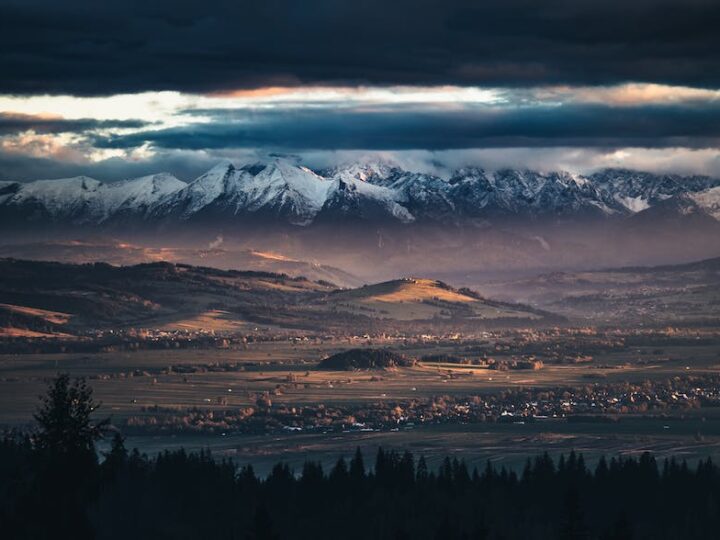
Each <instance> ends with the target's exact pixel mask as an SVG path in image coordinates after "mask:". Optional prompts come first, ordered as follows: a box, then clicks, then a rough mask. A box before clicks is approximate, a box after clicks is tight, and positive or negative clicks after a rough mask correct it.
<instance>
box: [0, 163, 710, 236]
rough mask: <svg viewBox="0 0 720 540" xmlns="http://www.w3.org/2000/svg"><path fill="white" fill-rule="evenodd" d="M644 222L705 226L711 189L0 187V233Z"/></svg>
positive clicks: (208, 184)
mask: <svg viewBox="0 0 720 540" xmlns="http://www.w3.org/2000/svg"><path fill="white" fill-rule="evenodd" d="M650 211H654V213H656V214H657V213H662V214H663V215H665V214H667V213H668V212H672V213H675V214H679V215H690V214H693V215H701V216H703V218H708V219H710V220H712V221H717V220H719V219H720V179H717V178H710V177H706V176H679V175H674V174H651V173H645V172H637V171H631V170H625V169H606V170H602V171H599V172H596V173H593V174H589V175H587V176H582V175H577V174H570V173H566V172H547V173H545V172H536V171H529V170H498V171H486V170H483V169H480V168H476V167H466V168H460V169H457V170H454V171H452V172H451V173H450V174H449V175H447V176H446V177H444V178H441V177H439V176H435V175H432V174H426V173H418V172H412V171H408V170H404V169H403V168H401V167H399V166H396V165H394V164H392V163H389V162H383V161H370V160H362V161H358V162H355V163H350V164H347V165H344V166H338V167H335V168H332V169H328V170H324V171H312V170H310V169H308V168H307V167H304V166H301V165H299V164H297V163H296V162H295V161H294V160H292V159H290V158H284V157H271V158H267V159H264V160H261V161H257V162H248V163H245V164H242V165H239V166H236V165H233V164H232V163H230V162H228V161H226V162H222V163H220V164H218V165H217V166H215V167H214V168H212V169H211V170H209V171H208V172H206V173H205V174H203V175H201V176H200V177H199V178H196V179H195V180H193V181H192V182H189V183H185V182H182V181H180V180H178V179H177V178H175V177H173V176H172V175H170V174H167V173H160V174H154V175H150V176H144V177H141V178H136V179H129V180H124V181H120V182H107V183H104V182H100V181H98V180H95V179H92V178H88V177H84V176H80V177H75V178H67V179H59V180H38V181H34V182H29V183H20V182H9V181H5V182H0V215H1V216H2V217H0V220H1V221H0V222H1V223H2V224H3V226H5V227H8V226H13V225H15V226H27V225H28V224H32V223H35V224H47V223H54V224H64V225H86V224H92V225H104V226H107V227H109V228H112V227H113V226H124V225H126V224H128V223H140V224H143V225H149V226H152V225H165V226H167V225H168V224H179V223H191V224H202V223H208V224H216V225H217V224H218V223H219V224H225V225H232V224H233V223H235V222H242V221H243V220H249V219H251V220H252V221H253V222H254V223H257V222H262V223H276V224H283V225H294V226H302V227H307V226H309V225H313V224H322V223H336V222H337V221H338V220H342V221H343V222H347V223H353V222H358V221H359V222H372V223H378V224H400V225H408V224H413V223H414V224H423V223H439V224H443V225H463V226H465V225H481V224H487V223H488V222H498V223H502V222H505V221H508V220H510V221H512V220H513V219H515V218H522V219H523V220H524V219H527V218H531V219H533V220H553V219H563V220H567V219H573V218H582V219H583V220H588V219H592V218H597V219H601V220H607V219H622V218H626V217H630V216H636V215H637V216H642V215H643V214H645V213H648V212H650ZM652 215H653V213H650V216H652Z"/></svg>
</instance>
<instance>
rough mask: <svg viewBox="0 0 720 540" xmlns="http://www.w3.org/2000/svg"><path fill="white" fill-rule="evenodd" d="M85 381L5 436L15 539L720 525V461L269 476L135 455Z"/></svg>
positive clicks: (200, 456)
mask: <svg viewBox="0 0 720 540" xmlns="http://www.w3.org/2000/svg"><path fill="white" fill-rule="evenodd" d="M96 408H97V404H96V403H95V402H94V401H93V399H92V391H91V389H90V388H88V387H87V386H86V385H85V384H84V382H83V381H76V383H75V384H71V382H70V380H69V378H68V377H67V376H60V377H59V378H58V379H56V380H55V381H54V382H53V383H52V385H51V388H50V390H49V392H48V395H47V397H46V398H44V400H43V403H42V406H41V408H40V410H39V411H38V414H37V415H36V420H37V421H38V424H39V429H38V431H37V432H36V433H34V434H32V435H29V434H28V435H15V436H7V437H6V438H5V439H4V440H3V441H2V442H0V524H2V525H1V526H2V532H3V536H4V537H5V538H76V539H84V538H118V539H127V538H153V539H156V538H228V539H258V540H259V539H286V538H287V539H311V538H312V539H323V538H327V539H337V538H348V539H369V538H377V539H404V538H419V539H435V538H437V539H443V540H453V539H514V538H517V539H521V538H522V539H581V538H592V539H633V538H637V539H642V538H653V539H658V538H711V537H713V536H714V533H715V531H717V527H718V525H719V524H720V523H719V521H720V519H719V518H720V508H719V506H718V502H719V501H720V468H718V467H717V466H716V465H714V464H713V463H712V462H711V461H710V460H709V459H708V460H707V461H703V462H701V463H699V464H698V465H697V467H696V468H690V467H688V466H687V464H686V463H685V462H682V463H679V462H677V461H675V460H669V461H665V462H663V463H662V464H658V463H657V462H656V460H655V459H654V458H653V457H652V456H651V455H650V454H647V453H646V454H643V455H641V456H639V457H630V458H622V457H621V458H612V459H610V460H609V461H608V460H606V459H604V458H603V459H601V460H600V461H599V463H598V464H597V466H595V467H594V468H589V467H588V466H587V465H586V463H585V461H584V459H583V456H582V455H580V454H576V453H574V452H573V453H571V454H570V455H569V456H562V457H560V458H559V460H557V461H554V460H552V459H551V458H549V457H548V456H547V455H543V456H538V457H535V458H534V459H529V460H528V462H527V464H526V466H525V468H524V470H523V471H522V472H517V471H513V470H508V469H506V468H505V467H497V466H494V465H493V464H491V463H488V464H487V466H486V467H485V468H483V469H482V470H477V469H473V470H469V469H468V467H467V466H466V465H465V463H464V462H463V461H461V460H458V459H456V458H451V457H448V458H446V459H445V460H444V462H443V463H442V465H441V466H440V467H439V468H438V469H437V470H430V469H429V468H428V466H427V464H426V462H425V460H424V459H423V458H422V457H421V458H420V459H417V460H416V459H415V457H414V456H413V455H412V454H411V453H409V452H405V453H396V452H394V451H385V450H383V449H379V450H378V451H377V454H376V456H375V460H374V463H373V464H366V462H365V456H363V455H362V454H361V453H360V452H359V451H358V452H356V454H355V455H354V457H352V459H350V460H349V461H347V460H346V459H342V458H341V459H339V460H338V461H337V463H336V464H335V465H334V466H333V467H332V468H331V470H329V471H325V470H323V468H322V466H321V465H320V464H319V463H315V462H307V463H305V465H304V466H303V468H302V470H301V471H293V470H291V469H290V468H289V467H288V466H287V465H283V464H281V463H279V464H277V465H276V466H275V467H274V468H273V469H272V472H271V473H270V474H269V475H268V476H267V477H265V478H260V477H258V476H257V475H256V474H255V472H254V471H253V468H252V465H250V464H247V465H245V466H243V467H241V468H238V466H237V464H235V463H232V462H229V461H225V460H222V461H218V460H216V459H213V457H212V456H211V455H210V454H209V453H207V452H200V453H197V454H195V453H186V452H185V451H183V450H179V451H174V452H169V451H166V452H165V453H162V454H160V455H158V456H157V457H147V456H145V455H140V454H139V453H138V452H137V450H134V451H132V452H128V451H127V450H126V449H125V446H124V444H123V440H122V437H120V436H119V435H118V434H116V435H115V437H114V440H113V444H112V448H111V450H110V451H109V452H108V453H105V454H104V456H103V458H102V459H100V460H98V459H97V452H96V449H95V441H96V440H98V438H99V437H100V435H101V433H102V430H103V428H104V427H105V426H104V423H103V422H100V423H97V422H93V421H91V420H90V416H91V414H92V413H93V411H95V410H96Z"/></svg>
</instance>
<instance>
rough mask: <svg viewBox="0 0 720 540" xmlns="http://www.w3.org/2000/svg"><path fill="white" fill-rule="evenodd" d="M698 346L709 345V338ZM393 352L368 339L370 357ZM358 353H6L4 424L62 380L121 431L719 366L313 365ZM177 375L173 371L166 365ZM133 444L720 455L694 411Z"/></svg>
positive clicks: (714, 362) (705, 418)
mask: <svg viewBox="0 0 720 540" xmlns="http://www.w3.org/2000/svg"><path fill="white" fill-rule="evenodd" d="M703 343H704V342H703ZM381 345H383V346H387V344H386V343H379V342H373V341H372V340H370V341H367V340H366V341H364V342H363V343H362V345H360V346H361V347H363V348H370V349H372V348H378V347H380V346H381ZM350 346H358V344H357V343H354V344H350V343H347V342H345V341H341V340H335V341H330V342H326V343H323V342H320V343H316V342H304V341H300V342H293V341H289V340H284V341H272V342H255V343H248V344H247V345H246V346H245V347H243V348H230V349H181V350H140V351H116V352H106V353H65V354H22V355H9V354H6V355H1V356H0V424H1V425H3V426H4V427H21V426H25V425H27V424H28V423H29V422H30V421H31V419H32V413H33V411H34V410H35V407H36V406H37V396H38V395H39V394H41V393H42V392H43V390H44V388H45V384H46V380H47V379H48V378H50V377H52V376H54V375H55V374H56V373H58V372H68V373H70V374H71V375H73V376H82V377H86V378H88V379H89V382H90V384H91V385H92V387H93V388H94V390H95V395H96V397H97V398H98V400H100V401H101V402H102V413H103V414H105V415H110V416H111V417H112V420H113V423H115V424H118V425H123V423H125V422H127V421H128V419H131V418H132V419H136V420H137V419H143V418H146V419H150V418H153V417H155V416H157V415H158V414H166V415H181V414H183V413H185V412H187V411H191V410H201V411H203V412H204V414H209V413H212V412H213V411H215V412H216V413H220V412H221V411H227V410H236V409H239V410H242V409H246V408H251V407H253V406H255V405H256V401H257V399H258V396H262V395H267V396H270V398H271V400H272V407H273V408H274V409H277V408H278V407H280V408H282V407H285V408H295V407H299V408H302V407H318V406H326V407H344V408H347V409H349V410H354V409H358V408H363V407H366V406H370V405H373V404H378V403H388V404H392V403H395V402H403V403H405V402H412V401H413V400H415V401H422V400H432V399H436V398H437V396H451V397H452V396H455V397H458V398H459V397H462V396H475V395H480V396H492V395H497V394H499V393H502V392H506V391H508V390H513V389H517V390H520V389H527V388H532V389H543V388H558V387H561V388H579V387H592V386H593V385H595V384H621V383H623V382H625V381H629V382H640V381H664V380H667V379H671V378H673V377H678V376H687V375H693V376H700V377H702V376H711V375H714V374H716V373H717V372H718V369H719V368H720V356H718V352H717V347H716V346H715V345H713V344H709V345H708V344H700V345H694V346H693V345H678V346H665V347H664V348H663V349H662V355H658V354H657V352H658V351H657V348H656V346H654V345H653V346H638V347H623V348H620V349H618V350H612V351H605V352H601V353H598V354H595V356H594V358H593V361H592V362H587V363H578V364H552V363H546V364H545V365H544V366H543V367H542V369H538V370H525V369H523V370H519V369H518V370H505V371H501V370H495V369H489V368H487V367H483V366H478V365H472V364H470V365H465V364H457V363H450V362H438V361H433V362H430V361H423V360H420V361H418V362H417V363H416V364H415V365H414V366H412V367H402V368H393V369H386V370H371V371H370V370H368V371H328V370H320V369H318V368H317V364H318V363H319V361H320V360H321V359H322V358H324V357H326V356H328V355H331V354H333V353H336V352H338V351H342V350H347V349H348V348H349V347H350ZM390 348H392V349H394V350H398V351H401V352H402V354H403V355H406V356H408V357H412V358H429V357H443V356H447V357H448V358H451V357H452V355H457V354H460V353H463V352H466V351H467V350H468V348H469V347H468V344H467V343H465V342H463V341H462V340H460V341H458V342H456V343H452V344H449V343H447V342H438V343H419V342H417V343H404V344H397V343H396V344H394V345H391V346H390ZM171 366H172V369H171V370H169V369H168V368H169V367H171ZM128 444H129V446H131V447H138V448H139V449H140V450H142V451H144V452H149V453H154V452H158V451H161V450H162V449H166V448H174V447H180V446H182V447H185V448H194V449H199V448H210V449H212V450H213V451H214V452H216V453H219V454H221V455H224V456H227V457H232V458H233V459H236V460H237V461H238V462H241V461H242V460H243V459H248V460H249V459H252V462H253V464H259V466H260V467H262V464H263V463H267V464H268V465H269V464H271V463H275V462H277V460H278V459H283V460H286V461H288V462H289V463H295V464H299V463H301V462H302V461H303V460H304V459H307V458H310V457H312V458H313V459H320V460H323V461H326V462H328V463H329V462H330V461H332V460H334V459H336V458H337V456H339V455H342V454H345V455H347V454H349V453H351V452H352V451H354V448H355V447H356V446H360V447H362V448H363V450H365V451H367V452H371V453H372V451H373V448H374V447H376V446H378V445H382V446H384V447H396V448H399V449H402V448H409V449H412V450H413V451H414V452H416V453H418V454H425V455H427V456H428V457H429V459H433V456H440V455H441V454H442V455H445V454H447V452H448V451H449V449H451V450H452V451H453V452H454V453H455V454H456V455H458V456H460V457H465V458H467V460H468V461H469V462H473V463H475V462H476V463H479V462H482V461H485V460H487V459H492V460H496V461H502V462H507V463H508V464H509V465H512V466H515V465H518V466H519V465H520V464H521V462H522V460H523V459H524V456H527V455H532V454H535V453H538V452H542V451H545V450H547V451H549V452H556V453H561V452H569V451H570V450H572V449H575V450H581V451H582V452H583V453H584V454H585V455H586V456H588V458H589V459H592V458H593V456H595V457H597V456H599V455H600V454H616V453H634V452H641V451H643V450H651V451H653V452H655V453H657V454H659V455H664V454H667V455H670V454H673V455H682V456H686V457H687V458H688V459H695V458H697V457H699V456H706V455H716V454H717V455H720V409H713V408H702V409H698V410H688V411H685V412H683V413H682V414H670V416H669V418H668V417H663V416H662V415H659V416H658V415H656V416H653V417H649V416H647V417H644V416H643V415H632V414H630V415H623V416H621V417H619V418H617V419H616V421H613V422H607V423H592V422H572V421H567V419H564V418H561V419H548V420H537V421H525V420H519V419H518V421H516V422H506V423H490V422H488V423H482V424H473V423H466V422H457V421H454V422H448V423H440V424H437V423H431V424H427V425H412V423H410V425H403V426H402V427H399V428H395V429H393V428H384V429H374V430H369V429H368V430H363V429H351V430H332V429H328V430H314V431H312V430H311V431H301V430H292V431H289V430H288V431H282V430H280V431H278V430H274V431H271V432H268V433H238V432H234V431H232V430H230V431H227V432H218V431H217V430H216V431H214V432H197V431H194V432H183V431H174V432H172V433H165V432H156V431H148V432H147V433H144V432H142V431H138V430H131V431H130V432H129V435H128Z"/></svg>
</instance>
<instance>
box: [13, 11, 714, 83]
mask: <svg viewBox="0 0 720 540" xmlns="http://www.w3.org/2000/svg"><path fill="white" fill-rule="evenodd" d="M718 27H720V3H718V2H717V1H716V0H633V1H632V2H629V1H627V0H583V1H578V0H544V1H543V2H538V1H536V0H485V1H483V2H468V1H465V0H442V1H440V0H394V1H392V2H388V1H385V0H362V1H355V2H341V1H337V0H304V1H302V2H297V1H295V0H263V1H261V2H237V1H230V0H228V1H209V2H208V1H206V2H196V1H194V0H158V1H153V2H147V1H145V0H142V1H141V0H127V1H125V2H85V1H82V0H67V1H64V2H56V1H53V0H4V2H3V3H2V6H1V7H0V50H1V51H2V54H1V55H0V73H2V74H3V76H2V78H1V79H0V93H19V94H38V93H51V94H60V93H64V94H74V95H111V94H117V93H121V92H131V93H132V92H138V91H144V90H179V91H184V92H215V91H228V90H236V89H238V88H260V87H266V86H272V85H284V86H287V85H307V84H326V85H328V84H329V85H338V84H345V85H356V84H366V85H380V86H381V85H388V84H390V85H398V84H400V85H442V84H456V85H461V86H464V85H480V86H520V87H528V86H538V85H547V84H569V85H598V84H601V85H607V84H616V83H622V82H626V81H637V82H656V83H665V84H674V85H686V86H694V87H711V88H718V87H720V40H718V39H717V31H718V30H717V29H718Z"/></svg>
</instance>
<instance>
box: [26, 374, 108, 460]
mask: <svg viewBox="0 0 720 540" xmlns="http://www.w3.org/2000/svg"><path fill="white" fill-rule="evenodd" d="M92 394H93V391H92V388H90V387H89V386H88V385H87V383H86V382H85V379H76V380H75V381H74V383H72V384H71V383H70V376H69V375H68V374H60V375H58V376H57V377H56V378H55V379H53V380H52V381H51V382H50V385H49V386H48V391H47V394H46V395H44V396H41V397H40V399H41V401H42V404H41V406H40V409H39V410H38V412H37V413H36V414H35V420H36V421H37V423H38V424H39V427H40V431H39V432H38V433H37V435H36V436H35V445H36V446H37V448H38V449H39V450H43V451H46V452H49V453H51V454H53V455H55V456H58V455H78V454H88V455H93V456H94V455H95V442H96V441H97V440H98V439H100V438H102V435H103V431H104V430H105V428H106V427H107V426H108V424H109V423H110V419H105V420H102V421H100V422H97V423H93V422H92V420H91V418H90V417H91V415H92V414H93V413H94V412H95V411H96V410H97V409H98V407H99V406H100V404H99V403H96V402H95V401H94V400H93V397H92Z"/></svg>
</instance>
